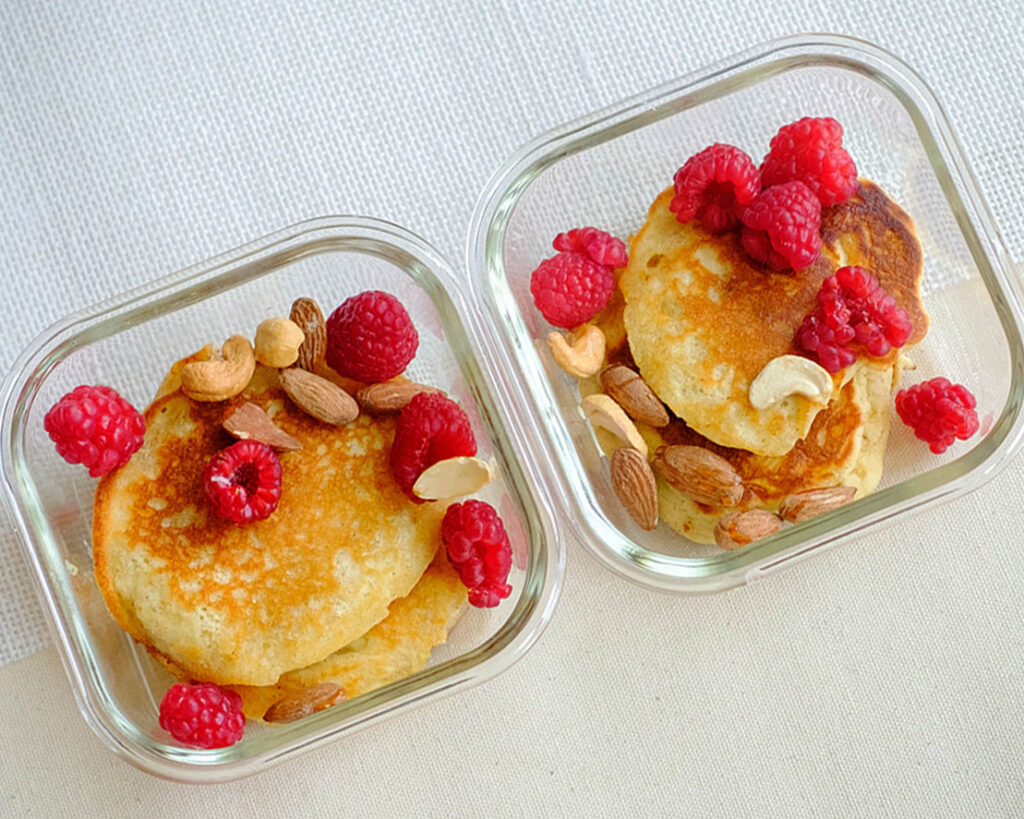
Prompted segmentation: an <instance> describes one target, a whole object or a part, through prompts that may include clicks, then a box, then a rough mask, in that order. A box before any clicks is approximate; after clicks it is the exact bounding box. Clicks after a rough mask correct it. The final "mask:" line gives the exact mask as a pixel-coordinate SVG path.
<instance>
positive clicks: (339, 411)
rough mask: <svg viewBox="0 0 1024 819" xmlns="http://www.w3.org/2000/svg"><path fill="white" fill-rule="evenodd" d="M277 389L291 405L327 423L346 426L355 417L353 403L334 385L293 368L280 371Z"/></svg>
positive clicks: (356, 415) (355, 404)
mask: <svg viewBox="0 0 1024 819" xmlns="http://www.w3.org/2000/svg"><path fill="white" fill-rule="evenodd" d="M281 386H282V387H283V388H284V391H285V392H286V393H288V397H289V398H291V399H292V401H294V402H295V405H296V406H297V407H298V408H299V409H301V410H302V411H303V412H305V413H306V414H307V415H312V416H313V417H314V418H316V419H317V420H319V421H323V422H325V423H327V424H335V425H340V424H348V423H350V422H352V421H354V420H356V418H357V417H359V405H358V404H357V403H356V400H355V399H354V398H353V397H352V396H351V395H349V394H348V393H347V392H345V391H344V390H343V389H342V388H341V387H339V386H338V385H337V384H334V383H332V382H330V381H328V380H327V379H326V378H321V377H320V376H319V375H313V373H311V372H307V371H306V370H300V369H298V368H297V367H293V368H291V369H289V370H281Z"/></svg>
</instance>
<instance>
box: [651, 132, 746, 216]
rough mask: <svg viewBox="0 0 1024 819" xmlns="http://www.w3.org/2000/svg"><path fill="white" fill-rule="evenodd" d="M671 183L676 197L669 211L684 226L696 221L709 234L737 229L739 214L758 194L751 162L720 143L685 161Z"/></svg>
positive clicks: (742, 153) (740, 153)
mask: <svg viewBox="0 0 1024 819" xmlns="http://www.w3.org/2000/svg"><path fill="white" fill-rule="evenodd" d="M674 182H675V191H676V195H675V197H674V198H673V199H672V202H671V203H670V204H669V210H671V211H672V212H673V213H674V214H675V215H676V219H678V220H679V221H680V222H681V223H683V224H686V223H687V222H689V221H690V220H691V219H693V218H694V217H696V218H697V219H698V221H700V223H701V225H703V226H704V227H705V228H706V229H708V230H710V231H711V232H712V233H721V232H722V231H725V230H729V228H733V227H736V216H737V212H738V210H739V209H740V208H744V207H746V206H747V205H749V204H750V203H751V202H753V201H754V197H756V196H757V193H758V191H760V190H761V177H760V175H759V174H758V172H757V166H755V165H754V161H753V160H752V159H751V158H750V157H749V156H747V155H746V154H745V153H744V152H743V151H741V150H740V149H739V148H734V147H733V146H732V145H722V144H721V143H715V144H714V145H711V146H710V147H708V148H705V149H704V150H703V151H700V152H699V153H696V154H694V155H693V156H691V157H690V158H689V159H687V160H686V164H684V165H683V167H681V168H680V169H679V170H678V171H676V175H675V179H674Z"/></svg>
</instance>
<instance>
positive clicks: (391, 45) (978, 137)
mask: <svg viewBox="0 0 1024 819" xmlns="http://www.w3.org/2000/svg"><path fill="white" fill-rule="evenodd" d="M831 5H833V4H825V3H818V2H815V3H805V4H798V3H783V2H774V3H765V2H763V0H762V2H751V1H750V0H742V1H741V0H733V2H728V3H719V4H715V6H714V12H713V13H712V12H711V11H710V8H712V6H711V4H707V3H704V2H700V1H699V0H671V1H669V0H664V1H663V2H647V3H641V2H637V3H630V4H618V3H612V2H605V3H592V4H585V3H571V2H553V1H552V0H545V1H543V2H529V3H521V4H520V3H513V2H508V0H505V1H504V2H494V3H483V2H479V3H471V2H455V3H440V2H438V3H429V2H426V1H425V0H407V2H403V3H401V4H388V3H380V2H367V3H354V2H353V3H342V4H326V3H324V4H320V3H309V2H305V3H282V4H271V3H268V4H265V5H256V4H248V3H228V2H221V3H216V2H211V3H203V4H192V3H185V4H181V6H180V7H178V8H175V7H172V6H173V4H153V5H151V6H150V5H148V4H145V3H130V2H123V1H122V2H116V0H113V1H112V2H78V3H66V4H60V3H55V4H42V3H36V2H17V0H7V2H6V3H4V4H3V5H2V7H0V231H2V234H0V235H2V238H3V241H2V244H0V283H2V285H3V289H4V298H3V299H2V300H0V320H2V322H3V323H2V327H3V332H2V334H0V338H2V340H3V345H2V347H0V368H4V369H6V368H7V367H9V366H10V364H11V363H12V361H13V359H14V357H15V355H16V354H17V353H18V351H19V350H21V349H22V348H23V347H24V345H25V344H27V342H28V341H29V340H30V339H31V337H32V336H33V335H34V334H35V333H36V332H38V331H39V330H40V329H42V328H43V327H44V326H45V325H47V324H49V323H50V322H52V321H54V320H55V319H57V318H59V317H60V316H62V315H63V314H65V313H67V312H68V311H70V310H73V309H76V308H80V307H83V306H86V305H88V304H90V303H92V302H95V301H97V300H99V299H102V298H105V297H107V296H110V295H112V294H115V293H117V292H118V291H120V290H123V289H124V288H126V287H128V286H131V285H133V284H138V283H141V282H144V281H147V280H150V279H152V278H155V277H158V276H161V275H163V274H165V273H168V272H171V271H173V270H176V269H178V268H180V267H183V266H185V265H187V264H190V263H193V262H197V261H201V260H203V259H205V258H207V257H209V256H211V255H213V254H215V253H218V252H220V251H223V250H226V249H228V248H231V247H234V246H236V245H238V244H240V243H243V242H245V241H248V240H250V239H253V238H256V237H258V236H261V235H263V234H266V233H268V232H270V231H272V230H274V229H276V228H279V227H282V226H285V225H288V224H290V223H293V222H296V221H298V220H300V219H304V218H307V217H312V216H317V215H322V214H327V213H339V212H347V213H366V214H370V215H376V216H381V217H384V218H387V219H390V220H392V221H396V222H399V223H401V224H404V225H405V226H407V227H409V228H411V229H412V230H414V231H416V232H418V233H420V234H421V235H423V236H425V237H426V238H428V239H429V240H430V241H431V242H433V243H434V244H436V245H437V246H438V247H439V248H440V249H441V250H442V251H443V252H444V253H445V254H446V255H447V256H448V257H449V258H450V259H452V260H453V261H454V262H456V263H457V264H458V265H460V266H461V264H462V248H463V243H464V237H465V233H466V229H467V226H468V222H469V217H470V214H471V211H472V208H473V205H474V203H475V200H476V197H477V194H478V193H479V191H480V190H481V188H482V187H483V185H484V183H485V182H486V180H487V178H488V175H489V174H490V173H491V171H492V170H493V169H494V168H495V167H496V166H497V165H498V164H499V163H500V162H501V161H502V160H503V159H504V158H505V157H506V156H507V155H508V154H509V153H510V152H512V151H513V150H515V149H516V148H517V147H518V146H519V145H520V144H522V143H523V142H525V141H526V140H528V139H530V138H531V137H533V136H536V135H537V134H539V133H540V132H542V131H544V130H546V129H548V128H550V127H552V126H554V125H556V124H559V123H561V122H563V121H565V120H567V119H571V118H573V117H576V116H578V115H580V114H583V113H585V112H586V111H588V110H591V109H593V108H595V107H599V106H603V105H606V104H608V103H612V102H614V101H616V100H618V99H620V98H622V97H624V96H627V95H630V94H633V93H635V92H638V91H640V90H643V89H645V88H647V87H649V86H651V85H655V84H658V83H660V82H663V81H665V80H667V79H670V78H672V77H674V76H677V75H679V74H682V73H685V72H688V71H691V70H693V69H696V68H699V67H701V66H702V65H704V64H705V63H707V62H708V61H711V60H714V59H718V58H721V57H725V56H728V55H729V54H730V53H732V52H734V51H736V50H738V49H741V48H744V47H747V46H750V45H753V44H755V43H757V42H759V41H761V40H764V39H767V38H770V37H774V36H780V35H783V34H789V33H795V32H799V31H814V30H820V31H836V32H841V33H846V34H853V35H856V36H860V37H863V38H865V39H868V40H871V41H873V42H875V43H877V44H879V45H881V46H883V47H886V48H888V49H890V50H891V51H893V52H895V53H896V54H897V55H899V56H901V57H902V58H904V59H905V60H907V61H908V62H909V63H911V64H912V65H913V66H915V67H916V68H917V69H918V70H919V72H920V73H921V74H922V75H923V77H924V78H925V80H926V81H927V82H928V83H929V84H930V85H931V86H932V88H933V89H934V90H935V91H936V93H937V95H938V96H939V98H940V100H941V101H942V102H943V103H944V105H945V107H946V109H947V111H948V113H949V115H950V119H951V120H952V122H953V125H954V127H955V128H956V130H957V132H958V134H959V136H960V139H961V141H962V143H963V146H964V149H965V152H966V154H967V157H968V159H969V160H970V162H971V163H972V165H973V167H974V170H975V172H976V174H977V176H978V179H979V182H980V185H981V188H982V191H983V193H984V195H985V196H986V197H987V199H988V201H989V203H990V205H991V207H992V210H993V212H994V215H995V217H996V220H997V222H998V223H999V225H1000V227H1001V229H1002V232H1003V234H1004V237H1005V239H1006V242H1007V245H1008V246H1009V248H1010V251H1011V253H1012V254H1013V256H1014V257H1015V258H1017V259H1022V258H1024V227H1022V222H1024V220H1022V213H1024V192H1022V185H1021V180H1022V179H1024V170H1022V169H1024V147H1022V145H1024V142H1022V139H1021V135H1022V134H1024V34H1022V32H1024V10H1022V9H1024V7H1022V6H1021V4H1020V3H1018V2H1016V1H1015V0H989V2H981V3H965V4H962V5H961V4H957V3H954V2H951V0H944V1H942V2H929V0H900V1H899V2H879V1H877V0H876V1H875V2H872V1H871V0H862V2H858V3H846V4H842V5H839V4H835V5H836V6H837V7H836V8H834V9H830V8H827V7H828V6H831ZM1022 479H1024V465H1022V464H1021V462H1020V460H1019V459H1018V461H1017V462H1016V463H1014V464H1013V465H1012V466H1011V467H1010V469H1009V470H1008V471H1007V472H1006V473H1004V474H1003V475H1002V476H1000V477H999V478H997V479H996V481H994V482H993V483H992V484H990V485H989V486H988V487H986V488H985V489H983V490H981V491H979V492H977V493H976V494H975V495H973V496H971V497H969V498H967V499H965V500H962V501H959V502H957V503H956V504H955V505H954V506H952V507H948V508H943V509H938V510H933V511H931V512H929V513H927V514H925V515H922V516H919V517H917V518H916V519H913V520H911V521H909V522H905V523H902V524H899V525H896V526H893V527H891V528H889V529H887V530H886V531H885V532H883V533H879V534H876V535H873V536H872V537H871V538H870V539H867V540H864V541H861V542H860V543H858V544H856V545H853V546H849V547H845V548H842V549H840V550H838V551H835V552H833V553H831V554H828V555H825V556H822V557H818V558H816V559H814V560H812V561H808V562H806V563H804V564H802V565H800V566H798V567H796V568H794V569H792V570H789V571H787V572H783V573H781V574H779V575H776V576H774V577H771V578H769V579H767V580H766V581H765V582H764V583H762V584H759V585H756V586H755V587H752V588H748V589H744V590H740V591H736V592H732V593H729V594H725V595H720V596H715V597H699V598H692V599H691V598H675V597H670V596H665V595H659V594H654V593H650V592H647V591H644V590H641V589H639V588H636V587H634V586H632V585H629V584H627V583H626V582H625V581H622V580H619V579H617V578H616V577H613V576H611V575H610V574H609V573H608V572H607V571H605V570H604V569H602V568H601V567H599V566H598V564H597V562H596V561H594V560H592V559H591V558H590V557H589V556H587V555H586V554H585V553H584V551H583V550H582V549H581V548H580V547H579V546H578V545H577V544H570V566H569V574H568V579H567V583H566V590H565V593H564V595H563V598H562V601H561V603H560V606H559V609H558V612H557V614H556V618H555V620H554V623H553V624H552V625H551V627H550V628H549V630H548V631H547V632H546V634H545V635H544V637H543V638H542V640H541V641H540V643H539V644H538V645H537V646H536V647H535V649H534V650H533V651H532V652H531V653H530V654H529V655H528V656H527V658H526V659H524V660H523V661H522V662H521V663H520V664H519V665H517V666H515V667H514V668H513V669H512V670H510V671H509V672H507V673H506V674H505V675H503V676H502V677H499V678H498V679H496V680H494V681H492V682H490V683H488V684H486V685H484V686H482V687H479V688H477V689H475V690H473V691H472V692H470V693H468V694H465V695H462V696H459V697H456V698H452V699H448V700H446V701H444V702H441V703H439V704H435V705H430V706H427V707H425V708H422V709H420V710H418V711H416V712H413V713H411V714H409V715H406V716H403V717H400V718H398V719H396V720H393V721H391V722H390V723H388V724H386V725H384V726H381V727H377V728H374V729H371V730H369V731H366V732H363V733H361V734H359V735H358V736H356V737H354V738H352V739H351V740H347V741H344V742H342V743H338V744H335V745H334V746H332V747H330V748H328V749H325V750H322V751H318V752H316V753H314V754H313V755H311V756H307V757H306V758H304V759H303V760H300V761H297V762H295V763H290V764H288V765H286V766H284V767H282V768H279V769H278V770H276V771H272V772H270V773H267V774H265V775H262V776H260V777H258V778H256V779H254V780H249V781H246V782H243V783H240V784H233V785H223V786H215V787H208V788H186V787H184V786H176V785H170V784H168V783H164V782H160V781H158V780H156V779H153V778H151V777H147V776H146V775H144V774H141V773H139V772H137V771H135V770H133V769H131V768H129V767H128V766H127V765H125V764H124V763H122V762H120V761H119V760H117V759H116V758H114V757H113V756H112V755H110V754H109V753H107V752H106V751H105V750H104V749H103V748H102V747H101V746H100V744H99V742H98V740H95V739H94V738H93V737H92V735H91V734H90V733H89V731H88V729H87V728H86V726H85V724H84V723H83V722H82V720H81V719H80V718H79V716H78V714H77V712H76V710H75V707H74V704H73V702H72V698H71V694H70V691H69V689H68V685H67V683H66V681H65V679H64V676H63V673H62V671H61V670H60V668H59V663H58V662H57V660H56V654H55V652H54V650H53V648H48V649H46V650H45V651H43V652H42V653H39V654H37V655H36V656H34V657H31V658H29V659H22V660H20V662H13V661H15V660H19V658H23V657H27V656H28V655H30V654H32V653H33V652H36V651H38V650H39V649H43V648H44V647H45V646H46V645H47V644H48V643H49V636H48V634H47V631H46V626H45V622H44V619H43V615H42V612H41V610H40V608H39V606H38V604H37V602H36V600H35V597H34V592H33V589H32V587H31V585H30V581H29V577H28V573H27V570H26V569H25V567H24V566H23V564H22V560H21V557H20V555H19V554H18V549H17V544H16V540H15V538H16V536H15V534H14V532H13V529H12V528H11V525H10V524H9V523H8V522H7V521H6V520H5V519H0V565H2V566H3V571H2V572H0V663H13V664H10V665H7V666H6V667H4V668H0V725H2V726H3V727H2V729H0V731H2V736H3V738H4V740H5V741H4V744H3V751H2V754H3V756H2V764H0V815H7V814H8V813H9V814H11V815H39V816H52V815H61V814H63V815H100V814H107V815H122V814H123V815H135V814H145V815H147V816H150V817H155V816H161V815H178V814H179V813H189V814H191V813H194V814H196V815H230V814H233V813H246V814H262V813H266V814H269V815H273V814H281V815H283V814H286V813H288V814H291V813H296V814H302V813H306V814H315V815H324V816H335V815H339V814H341V813H344V814H346V815H349V814H351V815H362V814H366V813H380V814H393V813H406V812H408V813H413V812H417V813H427V814H432V815H446V814H450V813H456V814H463V813H465V814H477V815H489V814H492V813H497V814H516V813H519V812H520V811H522V812H526V813H531V814H533V813H549V814H552V815H580V816H588V815H593V814H595V813H599V814H615V813H619V812H625V811H638V812H641V813H645V814H666V813H672V814H676V813H691V812H692V813H695V814H703V813H708V814H714V813H721V814H728V815H731V816H736V815H752V816H757V815H763V814H765V813H769V812H770V813H775V814H778V815H812V814H813V815H821V814H852V815H871V816H874V815H879V814H887V813H888V814H906V815H913V814H916V815H923V816H925V815H937V814H939V813H950V812H955V813H960V814H973V815H1012V814H1019V813H1020V812H1021V811H1024V778H1022V774H1021V770H1022V766H1021V745H1022V740H1024V696H1022V694H1021V687H1022V681H1024V679H1022V678H1024V659H1022V657H1024V636H1022V629H1021V620H1022V617H1021V614H1022V604H1021V599H1022V594H1021V588H1022V586H1024V555H1022V553H1021V531H1020V517H1019V512H1018V509H1019V502H1020V501H1019V499H1020V489H1019V487H1020V484H1021V480H1022Z"/></svg>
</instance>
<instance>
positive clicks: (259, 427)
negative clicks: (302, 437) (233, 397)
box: [221, 401, 302, 452]
mask: <svg viewBox="0 0 1024 819" xmlns="http://www.w3.org/2000/svg"><path fill="white" fill-rule="evenodd" d="M221 426H222V427H224V429H225V430H227V431H228V432H229V433H231V434H232V435H234V436H235V437H236V438H238V440H240V441H249V440H252V441H260V442H261V443H264V444H266V445H267V446H269V447H272V448H273V449H276V450H279V451H282V452H290V451H292V450H295V449H301V448H302V444H300V443H299V442H298V441H297V440H296V439H295V438H293V437H292V436H291V435H289V434H288V433H287V432H285V431H284V430H283V429H281V427H279V426H278V425H277V424H275V423H274V421H273V420H272V419H271V417H270V416H269V415H267V413H266V412H264V411H263V409H262V408H261V407H259V406H257V405H256V404H254V403H252V402H251V401H246V402H245V403H244V404H242V406H240V407H238V408H236V409H234V410H232V411H231V412H229V413H228V414H227V415H226V416H225V417H224V420H223V421H222V422H221Z"/></svg>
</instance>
